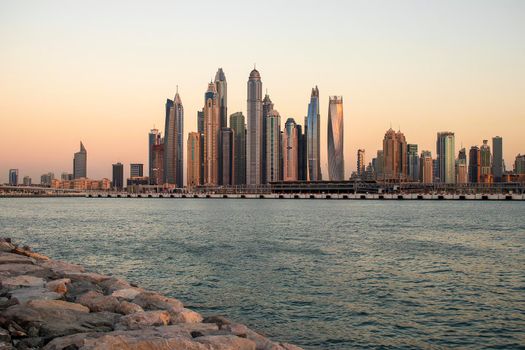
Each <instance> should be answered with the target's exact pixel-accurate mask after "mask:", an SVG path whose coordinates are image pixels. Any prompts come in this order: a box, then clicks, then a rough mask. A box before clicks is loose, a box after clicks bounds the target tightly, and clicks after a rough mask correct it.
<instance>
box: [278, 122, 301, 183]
mask: <svg viewBox="0 0 525 350" xmlns="http://www.w3.org/2000/svg"><path fill="white" fill-rule="evenodd" d="M282 154H283V181H297V180H298V170H299V163H298V157H299V136H298V129H297V124H296V123H295V120H294V119H293V118H288V119H287V120H286V123H285V124H284V135H283V151H282Z"/></svg>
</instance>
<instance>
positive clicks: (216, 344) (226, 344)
mask: <svg viewBox="0 0 525 350" xmlns="http://www.w3.org/2000/svg"><path fill="white" fill-rule="evenodd" d="M195 341H196V342H199V343H202V344H206V345H209V346H211V348H212V349H214V350H256V348H255V343H254V342H253V341H251V340H249V339H245V338H239V337H236V336H234V335H207V336H204V337H198V338H195Z"/></svg>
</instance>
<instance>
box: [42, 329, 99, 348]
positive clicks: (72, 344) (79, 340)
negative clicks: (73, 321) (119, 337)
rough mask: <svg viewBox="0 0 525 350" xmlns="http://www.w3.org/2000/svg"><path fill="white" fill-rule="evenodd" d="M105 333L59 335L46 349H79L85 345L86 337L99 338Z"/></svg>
mask: <svg viewBox="0 0 525 350" xmlns="http://www.w3.org/2000/svg"><path fill="white" fill-rule="evenodd" d="M102 335H104V333H77V334H73V335H66V336H63V337H57V338H55V339H53V340H51V341H50V342H49V343H47V344H46V346H44V349H45V350H62V349H67V350H70V349H71V350H73V349H79V348H81V347H82V346H83V345H84V342H85V341H86V339H89V338H98V337H101V336H102Z"/></svg>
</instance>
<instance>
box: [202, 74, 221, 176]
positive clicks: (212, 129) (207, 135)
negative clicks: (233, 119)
mask: <svg viewBox="0 0 525 350" xmlns="http://www.w3.org/2000/svg"><path fill="white" fill-rule="evenodd" d="M220 124H221V119H220V104H219V96H218V95H217V88H216V86H215V84H214V83H213V82H210V84H208V91H206V93H205V94H204V184H205V185H208V186H217V185H219V146H220V142H219V138H220V130H221V129H220Z"/></svg>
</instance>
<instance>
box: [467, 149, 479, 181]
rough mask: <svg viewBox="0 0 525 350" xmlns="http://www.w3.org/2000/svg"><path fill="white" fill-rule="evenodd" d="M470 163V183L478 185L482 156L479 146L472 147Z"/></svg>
mask: <svg viewBox="0 0 525 350" xmlns="http://www.w3.org/2000/svg"><path fill="white" fill-rule="evenodd" d="M468 158H469V163H468V179H469V182H470V183H478V182H479V180H480V175H481V169H480V168H481V159H480V158H481V155H480V150H479V147H478V146H472V147H470V151H469V156H468Z"/></svg>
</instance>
